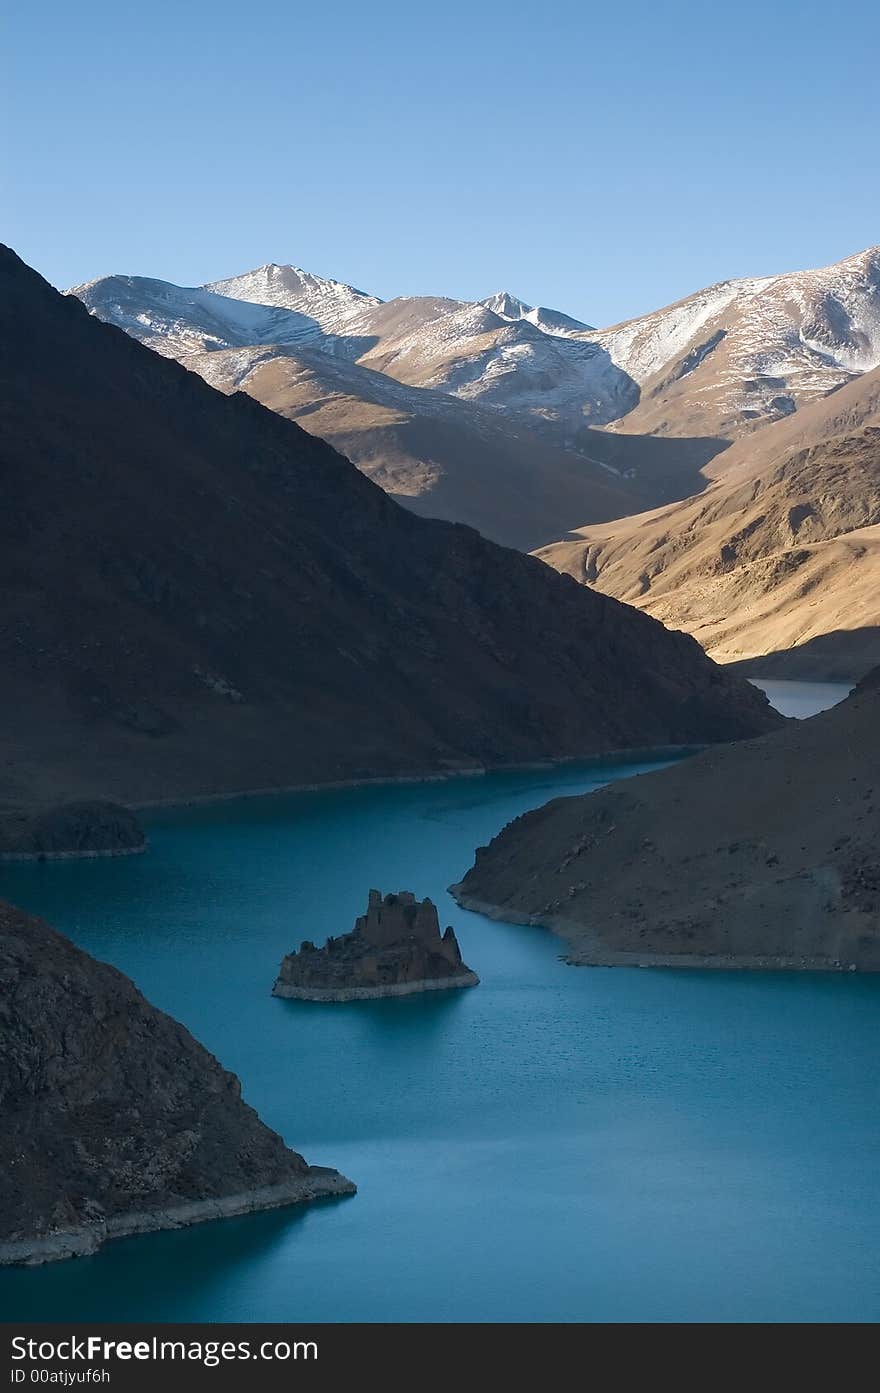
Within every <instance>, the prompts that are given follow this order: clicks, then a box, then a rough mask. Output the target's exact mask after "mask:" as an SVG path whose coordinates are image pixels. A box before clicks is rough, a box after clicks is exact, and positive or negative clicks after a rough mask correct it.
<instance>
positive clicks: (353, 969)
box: [272, 890, 480, 1001]
mask: <svg viewBox="0 0 880 1393" xmlns="http://www.w3.org/2000/svg"><path fill="white" fill-rule="evenodd" d="M479 981H480V979H479V977H478V976H477V974H476V973H475V972H472V971H471V969H470V968H469V967H467V965H466V964H465V963H463V962H462V960H461V951H460V949H459V946H458V940H457V939H456V937H455V933H454V931H453V929H452V927H451V926H450V927H449V928H447V929H446V932H445V933H444V934H442V935H441V933H440V921H439V919H438V918H437V907H436V905H434V904H433V903H432V901H431V900H428V899H425V900H421V901H418V900H417V899H416V897H415V895H413V894H412V893H411V892H410V891H409V890H401V891H399V892H398V894H396V895H386V896H385V898H384V899H383V898H382V894H381V892H380V891H379V890H371V891H370V895H369V902H368V905H367V912H366V914H362V915H361V916H360V918H359V919H357V920H356V922H355V926H354V929H353V930H352V932H351V933H348V934H343V935H342V937H340V938H328V939H327V942H326V944H325V945H324V947H323V948H316V947H315V945H314V943H310V942H309V941H308V940H306V941H305V942H304V943H303V944H302V946H301V948H300V949H299V952H297V953H289V954H288V955H287V957H286V958H285V959H284V961H283V962H282V964H281V971H280V973H279V974H278V980H277V981H276V983H275V986H274V987H273V989H272V994H273V996H283V997H288V998H291V999H293V1000H295V1001H369V1000H375V999H376V998H377V997H384V996H411V995H413V994H414V993H415V992H433V991H445V990H448V989H450V988H452V987H476V986H478V984H479Z"/></svg>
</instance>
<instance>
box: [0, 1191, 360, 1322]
mask: <svg viewBox="0 0 880 1393" xmlns="http://www.w3.org/2000/svg"><path fill="white" fill-rule="evenodd" d="M354 1198H356V1197H355V1196H353V1195H340V1196H331V1197H329V1198H327V1199H322V1200H318V1201H316V1202H314V1203H312V1204H309V1205H294V1206H291V1207H289V1208H286V1209H267V1210H263V1211H261V1212H259V1213H256V1214H245V1215H241V1216H240V1217H238V1218H235V1219H222V1220H218V1221H216V1222H213V1221H212V1222H210V1223H206V1224H199V1225H194V1226H192V1227H191V1228H185V1229H177V1230H173V1231H170V1232H165V1233H156V1234H150V1235H149V1236H148V1237H146V1238H145V1237H144V1236H140V1237H138V1238H120V1239H114V1240H113V1241H112V1242H110V1243H107V1244H106V1245H105V1247H104V1248H102V1249H101V1250H100V1252H98V1253H96V1254H95V1255H94V1257H88V1258H73V1259H70V1260H69V1261H66V1262H63V1263H48V1264H46V1265H45V1266H43V1267H31V1268H15V1269H0V1311H2V1312H3V1319H4V1320H7V1321H8V1320H16V1321H40V1320H46V1319H47V1318H48V1312H49V1311H50V1310H52V1309H53V1308H54V1307H55V1300H54V1292H53V1288H59V1289H60V1292H59V1301H60V1302H61V1303H64V1301H65V1298H66V1293H67V1291H68V1289H69V1284H70V1280H71V1278H72V1277H73V1278H74V1279H75V1281H76V1286H77V1292H78V1297H77V1307H76V1319H78V1320H104V1319H111V1318H112V1316H110V1315H108V1312H110V1313H112V1312H114V1311H117V1310H118V1309H119V1307H118V1303H119V1292H120V1286H121V1287H122V1288H123V1289H124V1291H125V1293H126V1296H125V1300H126V1309H128V1310H132V1311H136V1312H137V1313H138V1317H137V1318H138V1319H139V1320H162V1321H167V1320H180V1321H186V1320H190V1319H194V1320H202V1319H207V1318H208V1317H206V1316H205V1315H204V1312H205V1311H207V1310H210V1309H211V1308H212V1306H213V1304H214V1300H215V1297H216V1295H217V1293H218V1291H219V1290H220V1289H221V1288H222V1287H224V1286H225V1285H226V1284H227V1281H228V1272H229V1269H230V1268H233V1269H238V1270H239V1271H240V1272H242V1273H244V1272H248V1271H251V1270H253V1269H255V1268H259V1266H260V1265H261V1264H263V1263H265V1262H266V1261H267V1260H271V1258H272V1256H273V1253H277V1252H278V1251H279V1250H280V1249H281V1248H282V1247H283V1246H284V1245H286V1244H289V1243H296V1242H297V1241H298V1237H299V1235H300V1233H301V1231H303V1230H304V1228H305V1226H306V1225H308V1224H309V1223H314V1222H315V1220H316V1219H318V1218H319V1216H320V1214H321V1212H322V1211H332V1210H335V1209H340V1208H343V1207H344V1206H345V1205H347V1204H349V1203H350V1202H351V1200H352V1199H354ZM194 1238H195V1239H196V1241H195V1242H194V1241H193V1239H194ZM71 1269H73V1271H71ZM68 1309H70V1307H69V1305H68ZM60 1310H61V1311H62V1312H63V1310H64V1305H63V1304H61V1305H60ZM199 1312H201V1313H202V1314H195V1313H199ZM59 1318H61V1317H60V1316H59ZM241 1319H242V1320H259V1319H260V1314H259V1308H258V1307H257V1308H255V1309H254V1310H253V1311H250V1312H244V1311H243V1312H242V1315H241Z"/></svg>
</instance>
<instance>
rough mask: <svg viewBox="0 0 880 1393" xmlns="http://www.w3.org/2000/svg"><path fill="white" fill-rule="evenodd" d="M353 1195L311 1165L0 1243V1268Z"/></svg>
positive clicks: (344, 1183)
mask: <svg viewBox="0 0 880 1393" xmlns="http://www.w3.org/2000/svg"><path fill="white" fill-rule="evenodd" d="M356 1193H357V1186H356V1185H355V1184H354V1182H353V1181H351V1180H349V1179H348V1178H347V1177H346V1176H344V1175H341V1174H340V1173H339V1171H335V1170H330V1169H329V1168H327V1167H325V1166H313V1167H312V1168H311V1169H310V1171H309V1172H308V1174H306V1175H302V1176H297V1177H296V1178H295V1179H293V1180H289V1181H285V1182H284V1183H282V1184H280V1185H262V1186H258V1187H257V1188H256V1189H254V1190H244V1191H241V1192H240V1193H239V1194H237V1195H218V1196H216V1197H214V1198H211V1199H204V1200H188V1201H182V1202H181V1203H180V1204H173V1205H167V1206H166V1207H165V1208H164V1209H155V1210H132V1211H131V1212H130V1213H128V1214H117V1215H114V1216H112V1217H111V1218H109V1219H106V1220H101V1221H100V1222H97V1223H94V1224H80V1225H78V1226H77V1227H76V1228H70V1229H56V1230H54V1231H53V1232H51V1233H46V1234H38V1235H34V1236H33V1237H31V1238H20V1239H15V1240H12V1241H10V1242H6V1243H0V1266H23V1267H38V1266H40V1265H41V1264H42V1263H46V1262H61V1261H63V1260H64V1259H66V1258H82V1257H91V1256H92V1254H94V1253H97V1252H98V1250H99V1249H100V1248H102V1247H103V1245H104V1244H105V1243H106V1242H108V1241H109V1240H110V1239H113V1238H131V1237H133V1236H134V1235H135V1234H143V1233H157V1232H160V1231H161V1230H164V1229H181V1228H189V1227H190V1226H191V1225H193V1224H203V1223H206V1222H208V1221H209V1220H214V1219H233V1218H236V1217H237V1216H238V1215H241V1214H255V1213H257V1212H258V1211H259V1210H264V1209H281V1208H284V1207H285V1206H287V1205H293V1204H307V1203H308V1202H309V1201H311V1200H319V1199H332V1198H333V1197H335V1196H343V1195H354V1194H356Z"/></svg>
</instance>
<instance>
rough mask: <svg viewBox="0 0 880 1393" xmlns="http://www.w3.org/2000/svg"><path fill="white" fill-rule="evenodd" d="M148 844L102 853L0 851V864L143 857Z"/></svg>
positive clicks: (109, 848)
mask: <svg viewBox="0 0 880 1393" xmlns="http://www.w3.org/2000/svg"><path fill="white" fill-rule="evenodd" d="M148 847H149V842H148V841H147V839H146V838H145V839H144V840H143V842H141V844H140V846H122V847H108V848H107V849H106V850H103V851H0V864H2V863H4V862H6V863H9V862H15V861H96V860H98V858H99V857H103V856H143V854H144V852H145V851H146V850H147V849H148Z"/></svg>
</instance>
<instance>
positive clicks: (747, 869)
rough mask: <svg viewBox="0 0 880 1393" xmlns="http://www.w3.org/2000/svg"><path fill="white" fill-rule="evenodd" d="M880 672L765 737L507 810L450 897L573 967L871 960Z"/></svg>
mask: <svg viewBox="0 0 880 1393" xmlns="http://www.w3.org/2000/svg"><path fill="white" fill-rule="evenodd" d="M878 718H880V668H875V669H874V670H873V671H872V672H870V673H869V674H868V675H867V676H866V677H865V678H863V679H862V681H861V682H860V683H859V685H858V686H857V687H856V688H855V690H854V691H853V692H852V694H851V695H850V696H849V697H847V699H846V700H845V701H843V702H841V703H840V705H838V706H835V707H834V708H833V709H831V710H829V711H823V712H821V713H820V714H819V715H817V716H813V717H811V718H810V719H809V720H806V721H792V722H791V724H789V725H788V726H786V727H785V728H784V729H783V730H781V731H779V732H777V733H774V734H773V735H767V736H764V737H763V738H761V739H759V740H746V741H742V742H741V743H739V744H737V745H727V746H725V747H724V748H723V749H712V750H705V751H704V752H703V753H702V754H699V755H696V756H695V757H694V758H692V759H688V760H685V761H683V762H682V763H680V764H677V765H675V766H674V767H672V768H669V769H663V770H659V771H656V772H653V773H648V774H641V775H638V776H637V777H636V778H633V779H625V780H621V781H620V782H618V783H612V784H609V785H608V786H607V787H605V788H602V789H599V790H597V791H596V792H595V793H589V794H581V795H577V796H576V797H573V798H554V799H553V801H552V802H550V803H547V804H545V806H544V807H543V808H536V809H535V810H534V811H533V812H529V813H526V814H525V815H524V816H523V817H519V818H516V819H515V820H514V821H513V822H510V823H508V825H507V826H506V827H505V828H504V829H503V831H501V832H500V833H499V834H498V836H497V837H495V838H494V839H493V841H492V842H491V843H490V845H489V846H486V847H480V848H479V849H478V850H477V853H476V860H475V863H474V865H473V866H472V867H471V869H470V870H469V871H468V872H467V874H466V875H465V876H464V878H463V880H462V881H461V883H460V884H459V885H455V886H452V887H451V893H452V894H453V895H454V897H455V899H456V900H457V901H458V903H459V904H460V905H462V906H463V907H464V908H465V909H473V910H476V911H478V912H479V913H480V914H487V915H489V916H490V917H492V918H496V919H505V920H508V921H509V922H510V923H518V924H523V923H524V924H539V925H543V926H545V927H546V928H549V929H553V930H554V931H555V932H556V933H558V934H560V935H561V936H562V938H564V939H565V940H566V941H567V953H566V956H567V958H568V961H569V962H571V963H580V964H591V965H606V966H614V965H621V966H627V965H629V966H641V967H715V968H760V969H769V968H778V969H784V970H792V969H808V970H814V971H833V972H839V971H861V972H878V971H880V858H878V845H880V737H878V732H880V720H878Z"/></svg>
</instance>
